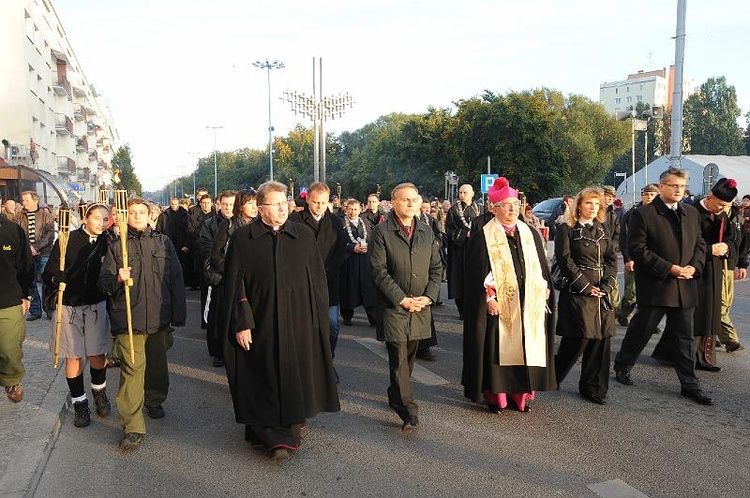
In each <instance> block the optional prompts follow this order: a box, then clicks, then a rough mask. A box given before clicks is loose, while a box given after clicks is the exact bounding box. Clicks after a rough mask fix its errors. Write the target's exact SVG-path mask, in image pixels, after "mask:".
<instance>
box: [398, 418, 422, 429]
mask: <svg viewBox="0 0 750 498" xmlns="http://www.w3.org/2000/svg"><path fill="white" fill-rule="evenodd" d="M418 428H419V420H417V417H409V418H407V419H406V420H404V423H403V425H402V426H401V432H414V431H416V430H417V429H418Z"/></svg>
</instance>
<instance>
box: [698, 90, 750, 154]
mask: <svg viewBox="0 0 750 498" xmlns="http://www.w3.org/2000/svg"><path fill="white" fill-rule="evenodd" d="M741 114H742V111H741V110H740V108H739V106H738V105H737V92H736V90H735V89H734V86H731V85H727V80H726V78H725V77H724V76H721V77H718V78H709V79H708V80H707V81H706V82H705V83H703V84H702V85H701V86H700V91H698V92H697V93H694V94H693V95H691V96H690V97H688V98H687V100H686V101H685V113H684V129H685V139H686V143H687V146H686V148H685V151H684V152H685V153H686V154H710V155H713V154H723V155H728V156H737V155H740V154H743V153H744V152H745V150H746V149H745V148H744V147H743V143H742V129H741V128H740V127H739V126H738V125H737V119H738V118H739V117H740V115H741Z"/></svg>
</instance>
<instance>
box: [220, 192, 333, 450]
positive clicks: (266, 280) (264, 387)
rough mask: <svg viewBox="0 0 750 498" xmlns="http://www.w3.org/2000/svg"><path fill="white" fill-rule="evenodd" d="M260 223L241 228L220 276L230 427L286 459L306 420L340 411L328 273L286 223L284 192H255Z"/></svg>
mask: <svg viewBox="0 0 750 498" xmlns="http://www.w3.org/2000/svg"><path fill="white" fill-rule="evenodd" d="M258 212H259V214H260V216H259V217H258V218H256V219H255V220H254V221H253V222H252V223H250V224H249V225H245V226H243V227H240V228H238V229H237V230H236V231H235V232H234V234H233V235H232V238H231V239H230V243H229V250H228V253H227V258H226V266H225V272H224V286H225V292H226V293H227V294H226V295H225V299H224V300H223V303H225V308H224V310H223V312H224V316H227V318H228V319H227V327H226V328H228V329H229V330H227V334H228V339H227V341H226V342H225V346H224V357H225V360H226V369H227V377H228V380H229V389H230V391H231V393H232V400H233V403H234V413H235V420H236V421H237V422H238V423H240V424H245V439H246V440H247V441H249V442H250V443H251V444H252V445H253V447H255V448H258V449H264V450H267V451H270V452H271V455H272V458H273V459H274V460H282V459H286V458H289V455H290V453H289V452H290V451H294V450H296V449H298V448H299V446H300V442H301V435H300V430H301V428H302V426H303V425H304V423H305V419H306V418H309V417H313V416H315V415H316V414H317V413H320V412H337V411H339V409H340V407H339V399H338V392H337V390H336V379H335V376H334V372H333V362H332V359H331V350H330V343H329V322H328V289H327V287H326V273H325V268H324V267H323V261H322V260H321V257H320V253H319V252H318V250H317V245H316V243H315V235H314V234H313V232H312V230H310V229H309V228H308V227H306V226H304V225H301V224H298V223H291V222H288V221H287V218H288V215H289V208H288V204H287V201H286V186H285V185H283V184H281V183H277V182H266V183H264V184H263V185H261V186H260V188H259V189H258Z"/></svg>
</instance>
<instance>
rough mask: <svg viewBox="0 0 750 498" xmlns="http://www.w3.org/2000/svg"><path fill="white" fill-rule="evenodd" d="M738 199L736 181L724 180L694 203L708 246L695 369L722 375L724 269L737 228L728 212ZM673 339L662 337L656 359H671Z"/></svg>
mask: <svg viewBox="0 0 750 498" xmlns="http://www.w3.org/2000/svg"><path fill="white" fill-rule="evenodd" d="M735 197H737V182H735V181H734V180H732V179H727V178H722V179H721V180H719V181H718V182H716V184H715V185H714V186H713V187H712V188H711V193H710V194H708V195H706V196H705V197H704V198H702V199H700V200H699V201H698V202H696V203H695V204H694V206H695V209H697V210H698V219H699V220H700V228H701V237H703V240H704V241H705V243H706V261H705V263H704V265H703V271H702V272H701V275H700V278H698V279H697V281H698V307H697V308H696V310H695V320H694V334H695V353H696V358H695V368H697V369H698V370H706V371H708V372H719V371H721V367H719V366H718V365H717V364H716V348H715V342H716V334H717V333H718V332H719V331H720V330H721V305H722V287H723V283H724V268H725V267H726V265H727V262H728V260H729V258H730V256H731V252H730V249H731V246H730V245H729V244H728V243H727V242H728V241H729V240H731V239H734V238H735V235H734V233H733V232H734V225H733V224H731V223H730V222H729V217H728V216H727V214H726V213H725V210H726V209H727V207H729V206H730V205H731V203H732V200H734V198H735ZM669 339H670V336H668V335H665V336H662V338H661V340H660V341H659V344H657V345H656V348H654V353H653V355H652V356H653V357H655V358H657V359H666V360H670V355H671V349H672V348H671V347H670V343H669V342H668V341H669Z"/></svg>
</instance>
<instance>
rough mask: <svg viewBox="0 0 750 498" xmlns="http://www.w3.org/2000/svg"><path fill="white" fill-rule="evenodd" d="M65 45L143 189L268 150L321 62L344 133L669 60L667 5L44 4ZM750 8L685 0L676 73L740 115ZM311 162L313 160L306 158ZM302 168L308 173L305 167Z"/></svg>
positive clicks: (749, 69) (727, 1)
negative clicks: (391, 116)
mask: <svg viewBox="0 0 750 498" xmlns="http://www.w3.org/2000/svg"><path fill="white" fill-rule="evenodd" d="M52 3H53V5H54V7H55V9H56V11H57V14H58V16H59V17H60V20H61V22H62V24H63V27H64V29H65V30H66V32H67V35H68V38H69V40H70V42H71V44H72V46H73V50H74V51H75V53H76V56H77V57H78V60H79V62H80V64H81V67H82V68H83V71H84V72H85V73H86V75H87V77H88V79H89V81H90V82H91V83H93V84H94V86H95V87H96V89H97V91H98V92H99V93H100V94H102V95H104V96H106V97H107V98H108V99H109V102H110V105H111V108H112V113H113V116H114V120H115V124H116V126H117V128H118V129H119V131H120V135H121V137H122V139H123V141H125V142H128V143H130V145H131V147H132V150H133V156H134V164H135V168H136V172H137V174H138V176H139V178H140V179H141V182H142V183H143V186H144V188H145V189H146V190H154V189H157V188H160V187H162V186H163V185H164V184H166V183H167V182H169V181H171V180H173V179H174V178H175V177H178V176H180V175H181V174H182V172H184V174H188V173H190V172H191V171H192V170H193V169H194V165H195V153H198V154H199V155H203V156H205V155H208V154H210V152H211V151H212V150H213V144H214V137H213V132H212V131H211V130H208V129H206V126H209V125H210V126H223V127H224V128H223V129H221V130H218V131H217V133H216V137H217V148H218V149H219V150H232V149H239V148H243V147H252V148H258V149H262V148H264V147H265V146H267V143H268V88H267V74H266V71H265V70H261V69H257V68H254V67H252V66H251V63H252V62H254V61H257V60H261V61H262V60H265V59H270V60H274V59H278V60H280V61H283V62H284V64H285V65H286V67H285V68H284V69H278V70H272V72H271V96H272V106H273V108H272V112H273V125H274V127H275V129H276V133H277V134H279V135H286V133H287V132H288V131H289V130H290V129H291V128H292V127H293V126H294V125H295V123H303V124H305V125H307V126H310V122H309V121H306V118H302V117H299V116H295V115H294V114H293V113H292V112H291V110H290V108H289V105H288V104H287V103H284V102H282V101H281V100H280V97H281V95H282V93H283V91H284V90H296V91H298V92H305V93H308V94H309V93H311V89H312V58H313V57H322V58H323V93H324V94H325V95H335V94H339V93H346V92H348V93H350V94H351V95H352V96H353V98H354V101H355V104H354V107H353V108H352V109H349V110H348V111H347V112H346V114H345V115H344V117H343V118H340V119H336V120H335V121H329V122H328V123H327V130H328V131H333V132H336V133H340V132H341V131H353V130H356V129H357V128H360V127H361V126H363V125H365V124H367V123H369V122H371V121H373V120H375V119H377V118H378V117H379V116H381V115H384V114H388V113H391V112H406V113H421V112H425V111H426V110H427V107H428V106H435V107H449V106H451V104H452V102H454V101H456V100H459V99H464V98H470V97H472V96H475V95H479V94H481V93H482V92H483V91H484V90H485V89H488V90H492V91H493V92H496V93H505V92H507V91H509V90H525V89H530V88H535V87H540V86H547V87H551V88H555V89H557V90H560V91H562V92H563V93H565V94H569V93H576V94H583V95H585V96H587V97H589V98H591V99H593V100H595V101H596V100H598V98H599V85H600V84H601V83H603V82H605V81H616V80H622V79H625V78H626V77H627V75H628V74H629V73H634V72H636V71H638V70H641V69H642V70H651V69H660V68H662V67H665V66H669V65H670V64H672V63H673V61H674V50H675V48H674V41H673V40H672V37H673V36H674V34H675V27H676V12H677V0H631V1H630V2H617V4H616V5H615V3H614V2H603V1H601V0H568V1H561V0H531V1H518V0H512V1H511V0H487V1H477V0H464V1H461V2H456V1H444V0H430V1H421V0H420V1H410V0H380V1H377V2H375V1H369V2H363V1H357V0H349V1H335V0H317V1H312V2H310V1H285V0H273V1H267V0H252V1H248V0H211V1H200V2H187V1H186V0H148V1H147V0H128V1H127V2H123V1H122V0H52ZM748 26H750V2H748V1H747V0H714V1H708V0H703V1H697V0H691V1H689V2H688V5H687V38H686V40H687V43H686V60H685V75H686V76H688V77H692V78H694V79H695V81H696V84H700V83H702V82H704V81H705V80H706V79H707V78H709V77H711V76H722V75H723V76H726V78H727V80H728V82H729V84H731V85H734V86H735V87H736V89H737V94H738V97H739V103H740V106H741V107H742V109H743V113H744V112H747V111H748V110H750V65H748V64H747V61H746V60H745V57H746V55H745V54H746V50H745V48H744V47H745V46H746V45H747V30H748ZM311 162H312V158H311ZM311 169H312V165H311Z"/></svg>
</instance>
